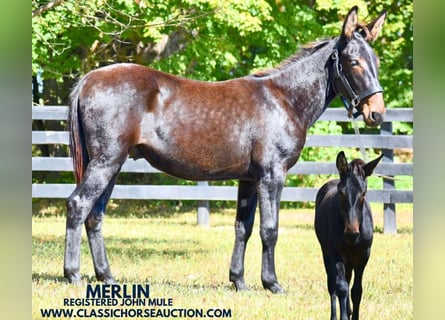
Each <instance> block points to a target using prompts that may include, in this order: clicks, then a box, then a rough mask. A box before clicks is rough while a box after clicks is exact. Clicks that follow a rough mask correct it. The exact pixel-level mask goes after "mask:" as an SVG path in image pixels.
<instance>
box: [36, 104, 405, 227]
mask: <svg viewBox="0 0 445 320" xmlns="http://www.w3.org/2000/svg"><path fill="white" fill-rule="evenodd" d="M67 114H68V108H67V107H65V106H33V107H32V119H33V120H45V121H61V120H66V119H67ZM318 121H339V122H350V121H352V120H351V119H349V118H348V117H347V115H346V112H345V110H344V109H343V108H338V109H335V108H331V109H330V108H328V109H327V110H326V111H325V112H324V113H323V115H322V116H321V117H320V119H319V120H318ZM396 121H400V122H412V121H413V112H412V109H411V108H396V109H387V111H386V115H385V122H384V123H383V124H382V125H381V129H380V134H361V135H360V137H358V136H356V135H354V134H342V135H308V137H307V141H306V145H305V146H306V147H344V148H346V147H348V148H358V147H360V146H361V145H363V146H364V147H366V148H378V149H382V152H383V153H384V158H383V161H382V162H381V163H380V164H379V165H378V166H377V168H376V170H375V173H376V174H381V175H385V176H391V177H394V176H412V175H413V165H412V163H394V162H393V150H394V149H412V148H413V137H412V136H408V135H393V134H392V122H396ZM68 143H69V134H68V132H67V131H33V132H32V144H62V145H67V144H68ZM32 170H33V171H72V170H73V166H72V162H71V158H68V157H32ZM121 172H133V173H159V172H160V171H158V170H157V169H155V168H153V167H152V166H151V165H150V164H149V163H148V162H146V161H145V160H143V159H139V160H136V161H135V160H133V159H127V161H126V162H125V163H124V165H123V167H122V170H121ZM288 174H302V175H309V174H337V169H336V166H335V163H331V162H311V161H299V162H297V164H296V165H295V166H294V167H292V168H291V169H290V170H289V172H288ZM383 181H384V182H383V188H382V189H380V190H369V191H368V196H367V197H368V199H369V201H371V202H380V203H383V205H384V230H385V233H396V232H397V226H396V219H395V215H396V210H395V204H396V203H412V202H413V191H412V190H396V189H395V187H394V181H393V180H391V179H383ZM74 187H75V185H74V184H52V183H51V184H32V197H33V198H66V197H68V196H69V195H70V193H71V192H72V191H73V190H74ZM317 190H318V189H317V188H306V187H285V188H284V189H283V193H282V198H281V200H282V201H315V194H316V192H317ZM236 197H237V189H236V187H228V186H209V184H208V183H207V182H198V183H197V184H196V185H188V186H179V185H116V186H115V188H114V190H113V193H112V195H111V198H114V199H146V200H148V199H165V200H198V223H199V224H202V225H207V224H208V223H209V201H212V200H232V201H233V200H236Z"/></svg>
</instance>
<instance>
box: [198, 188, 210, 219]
mask: <svg viewBox="0 0 445 320" xmlns="http://www.w3.org/2000/svg"><path fill="white" fill-rule="evenodd" d="M208 185H209V183H208V182H207V181H198V186H208ZM209 215H210V205H209V201H207V200H198V219H197V222H198V225H199V226H202V227H208V226H209V225H210V223H209V220H210V219H209Z"/></svg>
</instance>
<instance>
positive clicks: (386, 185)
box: [380, 122, 397, 234]
mask: <svg viewBox="0 0 445 320" xmlns="http://www.w3.org/2000/svg"><path fill="white" fill-rule="evenodd" d="M380 134H381V135H392V123H391V122H383V123H382V125H381V126H380ZM382 152H383V162H394V151H393V150H392V149H382ZM391 177H392V176H391ZM383 189H386V190H394V189H395V185H394V180H391V179H385V178H383ZM383 230H384V233H385V234H396V233H397V222H396V204H395V203H384V204H383Z"/></svg>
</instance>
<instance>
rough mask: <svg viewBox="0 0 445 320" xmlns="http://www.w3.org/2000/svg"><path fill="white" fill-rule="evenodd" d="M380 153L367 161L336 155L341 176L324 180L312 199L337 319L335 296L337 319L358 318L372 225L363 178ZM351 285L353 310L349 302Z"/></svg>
mask: <svg viewBox="0 0 445 320" xmlns="http://www.w3.org/2000/svg"><path fill="white" fill-rule="evenodd" d="M382 156H383V155H381V156H380V157H378V158H377V159H374V160H372V161H370V162H368V163H365V162H364V161H363V160H361V159H355V160H352V161H351V162H350V163H348V161H347V160H346V157H345V154H344V152H343V151H341V152H340V153H339V154H338V156H337V169H338V172H339V174H340V179H339V180H338V179H337V180H331V181H329V182H327V183H325V184H324V185H323V186H322V187H321V188H320V190H319V191H318V193H317V197H316V200H315V223H314V224H315V232H316V234H317V238H318V241H319V242H320V246H321V250H322V252H323V262H324V266H325V269H326V273H327V278H328V291H329V295H330V296H331V320H336V319H337V314H336V303H337V297H338V300H339V302H340V319H341V320H348V319H349V317H350V316H351V314H352V320H358V318H359V317H358V316H359V308H360V301H361V298H362V278H363V271H364V270H365V267H366V264H367V263H368V259H369V255H370V254H371V245H372V238H373V229H374V225H373V222H372V213H371V208H370V206H369V204H368V202H367V201H366V189H367V183H366V178H367V177H368V176H370V175H371V174H372V172H373V171H374V168H375V167H376V166H377V164H378V163H379V161H380V159H381V158H382ZM352 271H354V284H353V286H352V290H351V294H352V303H353V307H354V309H353V311H352V312H351V306H350V303H349V283H350V281H351V277H352Z"/></svg>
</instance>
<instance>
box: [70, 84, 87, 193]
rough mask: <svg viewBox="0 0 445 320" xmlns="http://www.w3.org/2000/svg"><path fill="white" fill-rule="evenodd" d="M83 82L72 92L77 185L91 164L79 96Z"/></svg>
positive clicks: (71, 108) (71, 148) (73, 146)
mask: <svg viewBox="0 0 445 320" xmlns="http://www.w3.org/2000/svg"><path fill="white" fill-rule="evenodd" d="M82 86H83V81H82V80H80V81H79V83H78V84H77V85H76V86H75V87H74V89H73V91H72V92H71V107H70V110H69V116H68V121H69V130H70V152H71V157H72V158H73V168H74V177H75V179H76V183H77V184H79V183H80V182H81V181H82V178H83V173H84V172H85V169H86V166H87V164H88V162H89V157H88V151H87V148H86V146H85V136H84V133H83V128H82V118H81V115H80V114H79V104H80V101H79V94H80V90H81V89H82Z"/></svg>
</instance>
